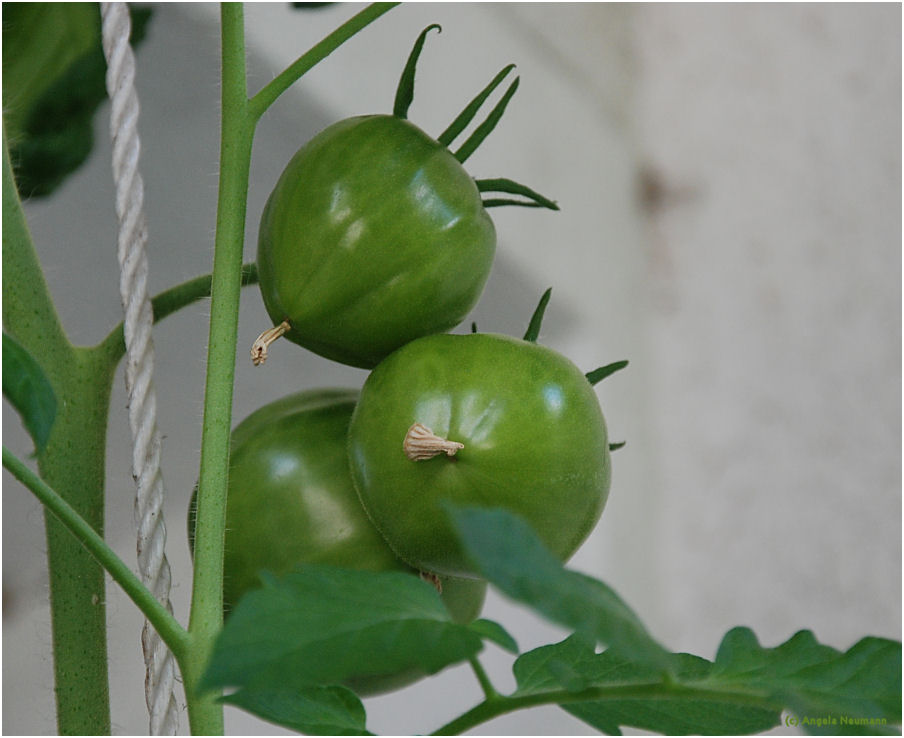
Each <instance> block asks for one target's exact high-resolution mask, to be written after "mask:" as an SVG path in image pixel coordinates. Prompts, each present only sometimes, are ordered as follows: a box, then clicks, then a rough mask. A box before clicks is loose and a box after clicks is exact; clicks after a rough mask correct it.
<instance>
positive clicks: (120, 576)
mask: <svg viewBox="0 0 904 738" xmlns="http://www.w3.org/2000/svg"><path fill="white" fill-rule="evenodd" d="M3 466H4V467H5V468H6V469H8V470H9V471H10V472H11V473H12V475H13V476H14V477H15V478H16V479H18V480H19V481H20V482H22V484H24V485H25V487H27V488H28V489H29V490H31V492H32V493H34V495H35V497H37V498H38V499H39V500H40V501H41V503H42V504H43V505H44V507H45V508H46V509H47V510H48V511H49V512H51V513H53V515H54V516H55V517H56V518H57V519H58V520H59V521H60V522H61V523H62V524H63V525H65V526H66V529H67V530H68V531H69V532H70V533H71V534H72V535H73V536H75V537H76V538H77V539H78V541H79V543H81V544H82V545H83V546H84V547H85V548H86V549H87V550H88V552H89V553H90V554H91V555H92V556H94V558H96V559H97V560H98V562H99V563H100V564H101V565H102V566H103V567H104V569H106V570H107V571H108V572H109V573H110V576H111V577H113V580H114V581H115V582H116V583H117V584H119V585H120V586H121V587H122V588H123V590H124V591H125V592H126V594H127V595H129V597H130V598H131V600H132V601H133V602H134V603H135V604H136V605H138V607H139V609H140V610H141V612H142V613H144V615H145V617H147V619H148V620H149V621H150V623H151V625H153V626H154V628H155V629H156V630H157V632H158V633H159V634H160V636H161V638H163V640H164V642H166V644H167V645H168V646H169V648H170V650H171V651H172V652H173V655H174V656H175V657H176V660H177V661H178V660H180V659H181V658H182V657H183V656H184V654H185V649H186V646H187V642H188V634H187V633H186V632H185V629H184V628H182V626H181V625H179V623H178V622H177V621H176V619H175V618H174V617H173V616H172V614H171V613H170V611H169V610H168V609H167V608H165V607H164V606H163V605H162V604H160V602H159V601H158V600H157V599H156V598H155V597H154V595H153V593H152V592H151V591H150V590H149V589H148V588H147V587H145V586H144V584H142V583H141V580H140V579H139V578H138V577H137V576H135V574H134V573H133V572H132V570H131V569H130V568H129V567H128V566H127V565H126V563H125V562H124V561H123V560H122V559H120V558H119V557H118V556H117V555H116V552H115V551H113V549H111V548H110V547H109V546H108V545H107V544H106V542H105V541H104V539H103V538H101V537H100V536H99V535H98V534H97V531H95V530H94V528H92V527H91V526H90V525H88V522H87V521H86V520H85V519H84V518H83V517H82V516H81V515H79V514H78V513H77V512H76V511H75V510H74V509H73V507H72V506H71V505H70V504H69V503H67V502H66V500H64V499H63V498H62V497H61V496H60V495H59V494H58V493H57V492H56V490H54V489H53V488H51V487H50V486H49V485H48V484H47V483H46V482H45V481H44V480H43V479H41V478H40V477H39V476H38V475H37V474H35V473H34V472H33V471H32V470H31V469H29V468H28V466H26V464H25V463H24V462H23V461H22V460H21V459H18V458H17V457H16V456H15V454H13V453H12V452H10V451H9V449H7V448H6V446H4V447H3Z"/></svg>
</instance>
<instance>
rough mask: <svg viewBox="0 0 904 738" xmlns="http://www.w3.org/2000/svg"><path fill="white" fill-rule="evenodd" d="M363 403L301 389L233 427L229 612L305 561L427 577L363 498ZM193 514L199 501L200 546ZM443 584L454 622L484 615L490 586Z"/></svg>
mask: <svg viewBox="0 0 904 738" xmlns="http://www.w3.org/2000/svg"><path fill="white" fill-rule="evenodd" d="M356 399H357V392H355V391H351V390H317V391H306V392H300V393H298V394H294V395H290V396H288V397H284V398H282V399H280V400H277V401H276V402H272V403H270V404H268V405H265V406H264V407H262V408H259V409H258V410H256V411H255V412H253V413H252V414H251V415H249V416H248V417H247V418H246V419H245V420H244V421H242V422H241V423H240V424H239V425H238V426H237V427H236V428H235V430H234V431H233V433H232V441H231V454H230V464H229V488H228V492H227V507H226V542H225V548H226V550H225V559H224V573H223V600H224V606H225V608H226V610H227V612H228V611H229V610H230V609H231V608H232V607H233V606H234V605H235V604H236V603H237V602H238V600H239V599H240V598H241V597H242V595H243V594H245V592H247V591H248V590H251V589H257V588H259V587H260V586H261V582H260V580H259V578H258V575H259V572H261V571H268V572H270V573H272V574H276V575H280V574H284V573H287V572H289V571H291V570H292V569H293V568H294V567H295V566H296V565H297V564H300V563H321V564H327V565H331V566H339V567H345V568H350V569H358V570H365V571H405V572H410V573H411V574H412V575H413V576H418V572H417V571H415V570H414V569H412V568H410V567H409V566H407V565H406V564H404V563H403V562H401V561H400V560H399V559H398V558H397V557H396V556H395V555H394V554H393V553H392V551H391V550H390V548H389V547H388V546H387V545H386V543H385V541H383V539H382V538H381V537H380V534H379V533H378V532H377V530H376V529H375V528H374V527H373V525H372V524H371V523H370V521H369V520H368V518H367V515H366V514H365V512H364V509H363V508H362V507H361V504H360V502H359V501H358V496H357V494H356V492H355V488H354V485H353V483H352V480H351V476H350V474H349V470H348V457H347V454H346V442H347V435H346V434H347V430H348V424H349V420H350V418H351V415H352V411H353V409H354V407H355V400H356ZM194 510H195V499H194V497H193V498H192V505H191V508H190V515H189V541H190V544H191V546H192V548H193V546H194V524H195V523H194V518H195V516H194ZM440 582H441V586H442V594H441V597H442V599H443V602H444V603H445V605H446V607H447V608H448V609H449V612H450V614H451V615H452V617H453V619H455V620H456V621H457V622H469V621H471V620H474V619H475V618H476V617H477V616H478V615H479V614H480V610H481V608H482V606H483V600H484V596H485V594H486V582H479V581H473V580H455V579H448V578H446V579H441V580H440ZM422 676H424V675H423V674H420V673H415V672H412V671H406V672H404V673H402V674H390V675H379V676H377V677H367V678H362V679H358V680H353V682H352V683H350V684H349V686H352V687H353V688H354V689H355V690H356V691H358V693H359V694H375V693H377V692H382V691H387V690H389V689H394V688H398V687H400V686H403V685H404V684H407V683H410V682H412V681H415V680H416V679H418V678H420V677H422Z"/></svg>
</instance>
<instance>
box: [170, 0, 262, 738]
mask: <svg viewBox="0 0 904 738" xmlns="http://www.w3.org/2000/svg"><path fill="white" fill-rule="evenodd" d="M221 22H222V29H221V41H222V89H221V94H222V98H221V100H222V108H221V115H222V123H221V132H220V186H219V198H218V201H217V230H216V240H215V245H214V261H213V274H212V281H211V294H210V334H209V342H208V350H207V380H206V384H205V393H204V426H203V429H202V435H201V472H200V478H199V482H198V512H197V515H198V518H197V520H198V523H197V528H196V537H195V553H194V565H195V569H194V579H193V583H192V600H191V614H190V617H189V626H188V627H189V634H190V637H191V648H190V649H189V654H188V657H187V658H186V660H185V663H184V665H183V673H182V676H183V679H184V681H185V694H186V699H187V700H188V719H189V724H190V726H191V731H192V733H193V734H196V735H212V734H222V732H223V706H222V705H221V704H220V703H218V702H217V696H218V695H216V694H215V693H212V692H208V693H203V692H201V691H200V690H199V689H198V685H199V683H200V680H201V676H202V674H203V672H204V668H205V666H206V665H207V660H208V657H209V655H210V651H211V649H212V647H213V642H214V639H215V638H216V636H217V634H218V633H219V631H220V628H221V627H222V624H223V584H222V583H223V540H224V533H225V526H226V483H227V474H228V467H229V431H230V427H231V423H232V387H233V380H234V377H235V351H236V342H237V333H238V315H239V294H240V292H241V286H242V247H243V245H244V239H245V203H246V199H247V195H248V172H249V169H250V166H251V142H252V138H253V134H254V119H253V118H252V116H251V114H250V111H249V106H248V94H247V87H246V81H245V80H246V76H245V33H244V26H243V24H244V19H243V12H242V6H241V5H240V4H236V3H224V4H223V5H222V6H221Z"/></svg>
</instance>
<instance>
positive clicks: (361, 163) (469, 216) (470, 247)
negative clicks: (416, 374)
mask: <svg viewBox="0 0 904 738" xmlns="http://www.w3.org/2000/svg"><path fill="white" fill-rule="evenodd" d="M434 28H436V29H438V28H439V27H438V26H435V25H434V26H429V27H427V28H426V29H425V30H424V31H423V32H422V33H421V35H420V36H419V38H418V40H417V42H416V43H415V46H414V49H413V50H412V53H411V56H410V57H409V59H408V64H407V65H406V67H405V70H404V72H403V74H402V78H401V79H400V81H399V87H398V90H397V93H396V101H395V106H394V110H393V114H392V115H365V116H357V117H354V118H347V119H345V120H342V121H339V122H338V123H334V124H333V125H331V126H329V127H328V128H326V129H325V130H324V131H322V132H320V133H319V134H318V135H316V136H314V138H312V139H311V140H310V141H308V142H307V143H306V144H305V145H304V146H302V147H301V149H300V150H299V151H298V153H296V154H295V156H294V157H293V158H292V160H291V161H290V162H289V164H288V165H287V166H286V168H285V170H284V171H283V173H282V175H281V176H280V178H279V181H278V182H277V183H276V187H275V188H274V189H273V192H272V193H271V194H270V198H269V200H268V201H267V205H266V207H265V208H264V212H263V215H262V217H261V224H260V230H259V236H258V249H257V265H258V270H259V274H260V288H261V294H262V296H263V299H264V305H265V306H266V308H267V312H268V313H269V315H270V318H271V319H272V321H273V324H274V326H275V328H274V329H271V330H268V331H265V332H264V333H263V334H261V337H260V338H259V339H258V341H256V342H255V344H254V346H253V348H252V357H253V359H254V361H255V363H261V362H263V361H264V360H265V359H266V356H267V347H268V345H269V344H270V343H271V342H272V341H273V340H275V339H276V338H278V337H279V336H282V335H285V336H286V337H287V338H288V339H289V340H291V341H293V342H295V343H298V344H300V345H302V346H305V347H307V348H309V349H311V350H312V351H315V352H316V353H318V354H321V355H322V356H325V357H327V358H329V359H334V360H336V361H341V362H343V363H346V364H351V365H352V366H359V367H365V368H369V367H373V366H375V365H376V364H377V363H378V362H379V361H380V359H382V358H383V357H385V356H387V355H388V354H389V353H391V352H392V351H393V350H395V349H396V348H398V347H399V346H402V345H404V344H405V343H407V342H408V341H411V340H412V339H414V338H418V337H419V336H423V335H426V334H430V333H439V332H443V331H447V330H449V329H450V328H453V327H454V326H455V325H457V324H458V323H459V322H461V320H462V319H463V318H464V317H465V315H466V314H467V313H468V311H469V310H470V309H471V308H472V307H474V305H475V303H476V302H477V300H478V298H479V297H480V293H481V291H482V290H483V286H484V284H485V283H486V281H487V278H488V277H489V274H490V267H491V266H492V263H493V255H494V253H495V250H496V230H495V228H494V226H493V221H492V220H491V219H490V216H489V215H488V214H487V211H486V207H487V206H492V205H500V204H512V203H515V204H522V205H524V204H526V205H541V206H544V207H549V208H553V209H554V208H555V207H556V206H555V204H554V203H552V202H551V201H549V200H547V199H546V198H544V197H542V196H540V195H538V194H537V193H535V192H533V191H532V190H529V189H528V188H526V187H524V186H522V185H518V184H516V183H514V182H511V181H510V180H501V179H495V180H481V181H475V180H474V179H472V177H471V176H470V175H469V174H468V173H467V172H466V171H465V169H464V167H463V166H462V163H463V162H464V161H465V160H466V158H467V157H468V156H469V155H470V154H471V153H472V152H473V151H474V150H475V149H476V148H477V146H478V145H479V144H480V143H481V142H482V141H483V139H484V138H485V137H486V136H487V135H488V134H489V133H490V131H491V130H492V129H493V127H494V126H495V124H496V122H497V121H498V120H499V118H500V117H501V116H502V113H503V111H504V110H505V106H506V104H507V103H508V100H509V99H510V98H511V96H512V95H513V94H514V92H515V90H516V89H517V79H516V80H515V82H514V83H513V84H512V85H511V86H510V87H509V91H508V92H507V94H506V95H505V96H504V97H503V98H502V100H501V101H500V103H499V104H498V105H497V106H496V108H495V109H494V111H493V112H492V113H491V115H490V116H489V117H488V119H487V121H486V122H485V123H484V125H483V126H481V127H480V128H478V129H477V130H476V131H475V133H474V134H473V135H472V136H471V137H469V138H468V140H467V141H466V142H465V143H464V144H463V145H462V146H461V147H460V148H459V149H458V150H456V151H455V152H454V153H453V152H452V151H450V150H449V149H448V148H447V146H448V145H449V144H450V143H451V142H452V141H453V140H454V139H455V137H456V136H457V135H458V133H459V132H461V131H462V130H463V129H464V127H465V125H467V123H468V122H470V120H471V118H473V116H474V115H475V113H476V112H477V110H478V108H479V107H480V105H481V103H482V102H483V100H485V99H486V97H487V96H488V95H489V94H490V93H491V92H492V91H493V90H494V89H495V88H496V86H497V85H499V84H500V83H501V82H502V80H503V79H504V78H505V76H506V75H507V74H508V72H509V71H510V70H511V68H512V67H511V65H510V66H508V67H506V68H505V69H503V70H502V71H501V72H500V73H499V74H498V75H497V76H496V78H495V79H494V80H493V81H492V82H491V83H490V84H489V85H488V86H487V88H486V89H485V90H484V91H483V92H481V94H480V95H478V97H477V98H476V99H475V100H474V101H473V102H472V103H471V105H470V106H468V108H466V109H465V111H463V113H462V114H461V115H460V116H459V117H458V118H456V120H455V121H453V123H452V125H450V126H449V128H448V129H447V130H446V131H444V132H443V133H442V134H440V136H439V137H438V139H433V138H431V137H430V136H429V135H427V134H426V133H424V132H423V131H422V130H421V129H419V128H418V127H417V126H415V125H413V124H412V123H411V122H409V121H408V120H407V113H408V106H409V105H410V103H411V99H412V96H413V90H414V71H415V66H416V62H417V58H418V56H419V54H420V51H421V48H422V47H423V44H424V40H425V38H426V35H427V33H428V32H429V31H430V30H432V29H434ZM493 190H501V191H506V192H514V193H517V194H521V195H524V196H526V197H527V198H529V199H527V200H523V201H513V200H500V199H492V200H488V201H486V202H485V201H484V200H483V199H482V197H481V192H485V191H493Z"/></svg>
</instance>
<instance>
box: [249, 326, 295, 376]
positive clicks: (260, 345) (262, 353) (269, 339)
mask: <svg viewBox="0 0 904 738" xmlns="http://www.w3.org/2000/svg"><path fill="white" fill-rule="evenodd" d="M290 330H292V326H290V325H289V321H288V320H284V321H283V322H282V323H280V324H279V325H276V326H273V327H272V328H268V329H267V330H265V331H264V332H263V333H261V334H260V335H259V336H258V337H257V338H256V339H255V340H254V343H253V344H251V362H252V363H253V364H254V366H260V365H261V364H263V363H264V362H265V361H267V349H268V348H269V347H270V344H271V343H273V342H274V341H275V340H276V339H278V338H279V337H280V336H284V335H285V334H286V333H288V332H289V331H290Z"/></svg>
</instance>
